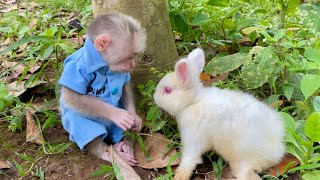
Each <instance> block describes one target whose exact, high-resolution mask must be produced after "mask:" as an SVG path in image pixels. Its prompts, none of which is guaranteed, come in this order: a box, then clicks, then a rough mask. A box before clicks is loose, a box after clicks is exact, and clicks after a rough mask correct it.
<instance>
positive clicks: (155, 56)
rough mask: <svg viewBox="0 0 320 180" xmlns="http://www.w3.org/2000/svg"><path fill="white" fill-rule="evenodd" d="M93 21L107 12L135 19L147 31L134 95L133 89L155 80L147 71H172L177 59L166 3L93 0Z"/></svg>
mask: <svg viewBox="0 0 320 180" xmlns="http://www.w3.org/2000/svg"><path fill="white" fill-rule="evenodd" d="M92 7H93V15H94V17H95V16H97V15H99V14H104V13H109V12H121V13H124V14H128V15H131V16H132V17H134V18H136V19H138V20H139V21H140V22H141V24H142V26H143V27H145V28H146V31H147V46H146V50H145V51H144V53H143V54H142V55H141V56H140V57H139V58H138V60H137V66H136V68H135V69H134V71H133V74H132V83H133V85H134V86H135V87H134V94H135V96H136V97H137V95H138V92H137V89H136V86H137V85H138V84H145V83H146V82H147V81H148V80H150V79H152V80H156V76H155V75H153V74H152V73H151V72H150V71H149V68H150V67H155V68H156V69H158V70H164V69H166V70H168V69H172V68H173V64H174V63H175V62H176V60H177V58H178V53H177V50H176V46H175V42H174V36H173V33H172V29H171V25H170V20H169V14H168V7H167V1H166V0H130V1H128V0H92Z"/></svg>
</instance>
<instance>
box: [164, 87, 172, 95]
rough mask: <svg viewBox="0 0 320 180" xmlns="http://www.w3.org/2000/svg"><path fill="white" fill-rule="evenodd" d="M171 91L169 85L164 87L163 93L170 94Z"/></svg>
mask: <svg viewBox="0 0 320 180" xmlns="http://www.w3.org/2000/svg"><path fill="white" fill-rule="evenodd" d="M171 92H172V88H170V87H164V93H166V94H170V93H171Z"/></svg>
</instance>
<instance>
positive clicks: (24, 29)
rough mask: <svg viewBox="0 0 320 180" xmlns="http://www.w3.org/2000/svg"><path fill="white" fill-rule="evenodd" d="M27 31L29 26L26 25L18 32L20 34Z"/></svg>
mask: <svg viewBox="0 0 320 180" xmlns="http://www.w3.org/2000/svg"><path fill="white" fill-rule="evenodd" d="M28 31H29V27H28V26H23V27H22V28H21V29H20V30H19V32H18V34H19V35H22V34H24V33H26V32H28Z"/></svg>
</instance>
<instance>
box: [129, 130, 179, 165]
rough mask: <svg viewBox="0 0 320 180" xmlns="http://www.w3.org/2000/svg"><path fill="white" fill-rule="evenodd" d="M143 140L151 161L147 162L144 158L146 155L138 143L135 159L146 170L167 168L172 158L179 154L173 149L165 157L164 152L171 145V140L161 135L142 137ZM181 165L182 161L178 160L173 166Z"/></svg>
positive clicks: (135, 149) (154, 134)
mask: <svg viewBox="0 0 320 180" xmlns="http://www.w3.org/2000/svg"><path fill="white" fill-rule="evenodd" d="M141 137H142V139H143V140H144V142H145V145H146V148H147V150H148V153H149V156H150V158H151V161H147V160H146V158H145V157H144V153H143V151H142V150H141V148H140V146H139V144H138V143H136V145H135V148H134V151H135V157H136V158H137V161H138V162H139V164H138V166H139V167H142V168H145V169H153V168H163V167H166V166H167V165H168V163H169V160H170V157H172V156H174V155H175V154H177V151H176V150H175V149H174V148H173V149H172V150H170V151H169V152H168V153H167V154H166V155H165V157H163V151H164V150H165V149H166V146H167V145H168V144H169V140H167V138H166V137H165V136H164V135H162V134H159V133H153V134H150V135H148V136H147V135H141ZM179 163H180V160H178V159H176V160H175V161H174V162H172V163H171V165H177V164H179Z"/></svg>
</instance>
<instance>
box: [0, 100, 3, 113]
mask: <svg viewBox="0 0 320 180" xmlns="http://www.w3.org/2000/svg"><path fill="white" fill-rule="evenodd" d="M3 109H4V101H3V100H2V99H0V112H1V111H3Z"/></svg>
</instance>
